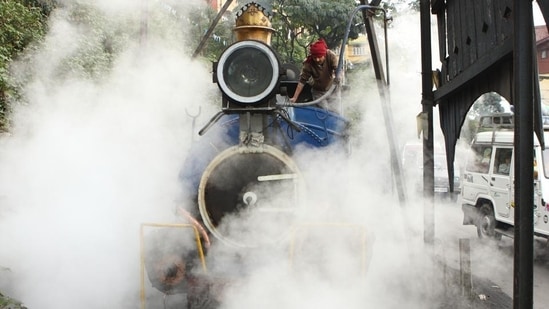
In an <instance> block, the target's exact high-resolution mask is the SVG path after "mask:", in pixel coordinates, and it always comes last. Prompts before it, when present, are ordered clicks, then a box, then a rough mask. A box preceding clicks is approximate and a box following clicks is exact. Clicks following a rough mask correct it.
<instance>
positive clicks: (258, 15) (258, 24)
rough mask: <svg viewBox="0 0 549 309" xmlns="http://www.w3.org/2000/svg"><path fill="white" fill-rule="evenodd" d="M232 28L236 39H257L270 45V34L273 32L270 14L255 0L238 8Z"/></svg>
mask: <svg viewBox="0 0 549 309" xmlns="http://www.w3.org/2000/svg"><path fill="white" fill-rule="evenodd" d="M233 30H234V32H235V33H236V41H242V40H257V41H261V42H263V43H265V44H267V45H271V34H272V33H273V32H274V29H273V28H272V27H271V21H270V14H269V13H268V12H266V10H265V8H264V7H262V6H261V5H260V4H258V3H256V2H249V3H247V4H245V5H244V6H243V7H242V8H241V9H240V11H239V12H238V13H237V16H236V24H235V27H234V29H233Z"/></svg>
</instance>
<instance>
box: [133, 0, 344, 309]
mask: <svg viewBox="0 0 549 309" xmlns="http://www.w3.org/2000/svg"><path fill="white" fill-rule="evenodd" d="M270 17H271V16H270V13H269V12H267V10H266V9H265V8H264V7H262V6H261V5H260V4H258V3H255V2H249V3H247V4H245V5H244V6H243V7H242V8H241V10H240V11H239V12H238V14H237V17H236V27H235V28H234V31H235V34H236V42H235V43H233V44H232V45H230V46H228V47H227V48H226V49H225V51H224V52H223V53H222V54H221V55H220V57H219V59H218V61H217V62H215V63H214V64H213V81H214V82H215V83H217V85H218V87H219V89H220V91H221V110H220V111H219V112H218V113H217V114H216V115H215V116H214V117H213V118H212V119H211V120H210V121H209V122H208V123H207V124H206V125H205V126H204V128H202V129H201V130H200V131H199V135H200V136H201V137H200V139H198V141H196V142H195V144H194V145H193V147H192V149H191V151H190V153H189V156H188V158H187V160H186V162H185V164H184V168H183V170H182V172H181V181H182V183H183V184H184V185H185V186H186V188H187V189H188V190H187V191H189V192H190V194H189V197H188V198H189V200H190V201H192V202H191V204H192V205H194V207H192V209H186V208H184V207H178V214H179V215H180V217H181V218H182V219H183V220H184V222H183V223H182V224H175V225H174V224H168V225H157V224H148V225H147V224H146V225H144V226H143V227H142V235H141V236H142V247H144V249H143V248H142V270H141V272H142V273H141V275H142V278H141V283H142V293H141V297H142V307H144V302H145V295H144V289H145V275H146V277H148V279H149V281H150V283H151V284H152V286H153V287H154V288H156V289H157V290H159V291H160V292H162V293H164V294H176V293H187V302H188V304H189V307H190V306H191V305H190V304H192V303H196V302H199V301H201V300H198V299H200V298H202V299H203V298H208V299H211V298H212V297H211V295H210V294H211V293H212V292H211V288H212V285H215V282H214V280H213V279H212V276H211V274H209V273H208V269H207V268H208V267H207V266H208V265H207V264H208V263H207V256H208V251H209V247H210V246H213V245H217V244H219V245H223V246H228V247H231V248H235V250H254V249H256V248H258V247H262V246H268V245H271V244H272V243H273V242H277V241H279V240H280V238H281V236H280V234H279V233H278V232H276V233H274V234H272V231H261V232H259V231H255V233H252V234H253V235H252V236H250V237H246V238H243V237H242V235H241V234H240V233H233V232H232V231H231V229H230V228H228V227H227V222H229V221H230V220H232V219H233V218H236V217H239V216H254V218H255V219H259V220H264V222H271V221H281V222H285V223H284V224H286V225H287V229H289V228H290V226H291V224H292V214H293V210H294V208H295V207H298V205H299V200H298V199H299V196H300V194H301V193H302V191H303V190H302V185H303V182H304V180H303V179H302V175H301V173H300V169H299V166H298V164H297V163H296V161H295V160H294V157H293V155H294V152H295V151H296V147H298V146H299V148H301V147H306V148H324V147H328V146H330V147H340V149H343V150H346V149H348V145H347V143H348V133H347V131H348V126H349V123H348V121H347V120H346V119H345V118H344V117H342V116H341V115H339V114H337V113H334V112H332V111H328V110H325V109H322V108H320V107H317V106H315V105H314V104H316V103H318V101H320V99H319V100H317V101H313V100H312V97H311V96H310V92H309V91H307V90H308V89H304V91H303V92H302V95H301V96H300V101H302V102H307V103H304V104H288V101H287V96H288V95H292V94H293V92H294V90H295V87H296V85H297V79H298V75H299V71H297V70H296V69H295V67H294V66H291V65H287V64H281V63H280V60H279V57H278V56H277V54H276V52H275V51H274V50H273V48H272V47H271V46H270V41H271V34H272V33H273V31H274V29H273V28H272V27H271V22H270ZM334 88H335V87H332V88H331V89H330V92H332V91H334ZM321 99H323V98H321ZM289 105H290V106H289ZM231 224H232V225H233V226H234V225H235V224H236V225H239V224H240V225H245V224H246V221H245V220H242V221H237V223H234V222H233V223H231ZM231 224H229V225H231ZM152 227H154V228H155V230H154V231H153V232H150V233H148V234H147V235H145V234H146V233H145V229H147V228H152ZM243 228H244V229H246V228H247V227H243ZM188 231H191V232H190V233H189V232H188ZM185 233H186V235H187V236H182V234H185ZM189 235H190V236H189ZM184 239H185V240H184ZM214 277H215V276H214ZM216 280H217V279H216Z"/></svg>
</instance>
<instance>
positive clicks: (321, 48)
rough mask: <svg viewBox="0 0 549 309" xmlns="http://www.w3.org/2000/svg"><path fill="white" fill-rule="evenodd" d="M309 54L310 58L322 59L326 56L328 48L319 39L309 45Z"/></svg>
mask: <svg viewBox="0 0 549 309" xmlns="http://www.w3.org/2000/svg"><path fill="white" fill-rule="evenodd" d="M309 49H310V52H311V56H313V57H322V56H326V50H328V46H327V45H326V42H324V40H323V39H320V40H318V41H316V42H314V43H313V44H311V47H310V48H309Z"/></svg>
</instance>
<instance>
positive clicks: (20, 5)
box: [0, 0, 49, 131]
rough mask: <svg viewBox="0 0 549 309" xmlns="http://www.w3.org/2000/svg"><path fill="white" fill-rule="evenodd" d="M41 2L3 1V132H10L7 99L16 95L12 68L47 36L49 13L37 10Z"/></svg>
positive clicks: (0, 74)
mask: <svg viewBox="0 0 549 309" xmlns="http://www.w3.org/2000/svg"><path fill="white" fill-rule="evenodd" d="M37 2H38V1H30V0H29V1H24V0H21V1H17V0H3V1H0V25H2V27H0V131H4V130H7V126H8V115H9V110H10V108H9V104H8V98H9V96H10V95H12V94H13V93H14V92H15V88H14V87H13V86H12V85H11V83H10V81H9V70H8V69H9V65H10V63H11V61H12V59H14V58H16V57H17V56H18V55H20V54H21V53H22V52H23V50H25V48H27V47H28V46H29V45H30V44H31V43H33V42H37V41H40V40H41V38H42V37H43V35H44V33H45V29H46V26H45V22H46V16H45V15H44V14H46V13H48V12H49V11H48V10H47V9H45V8H42V7H35V6H33V5H34V4H37Z"/></svg>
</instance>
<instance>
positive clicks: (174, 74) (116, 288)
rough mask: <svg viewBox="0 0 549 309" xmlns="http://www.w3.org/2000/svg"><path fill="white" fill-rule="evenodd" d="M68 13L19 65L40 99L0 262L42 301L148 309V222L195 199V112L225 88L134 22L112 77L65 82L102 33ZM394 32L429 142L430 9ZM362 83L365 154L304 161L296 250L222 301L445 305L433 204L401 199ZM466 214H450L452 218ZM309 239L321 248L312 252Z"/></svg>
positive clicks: (17, 145)
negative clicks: (191, 183) (142, 37)
mask: <svg viewBox="0 0 549 309" xmlns="http://www.w3.org/2000/svg"><path fill="white" fill-rule="evenodd" d="M149 2H150V4H151V5H153V4H154V5H156V6H157V7H158V6H161V4H162V2H161V1H149ZM68 3H69V2H68ZM93 3H94V4H95V6H96V7H97V8H98V9H100V10H102V11H104V12H105V14H107V16H116V17H117V18H120V17H121V16H124V17H125V18H128V20H130V21H132V20H133V21H134V23H131V22H130V24H134V25H135V18H137V20H138V19H139V18H140V16H142V15H140V14H141V5H142V3H141V2H140V1H137V2H136V1H110V0H104V1H93ZM185 3H186V5H184V7H186V8H192V6H193V5H197V4H198V3H202V1H198V0H195V1H191V2H188V1H185ZM66 16H67V13H66V12H63V11H60V12H57V13H56V18H54V19H53V20H52V21H51V25H50V28H51V30H50V32H49V35H48V37H47V38H46V42H45V44H44V48H43V49H40V50H39V51H38V52H37V53H35V54H33V55H32V56H29V58H28V59H30V60H29V62H28V63H20V64H18V65H17V66H16V69H18V70H19V71H18V72H19V74H23V73H22V72H26V70H29V71H32V72H34V73H35V74H36V75H35V78H33V80H32V83H30V84H29V85H28V86H27V88H26V89H25V95H26V97H27V99H28V104H24V105H23V104H21V105H19V106H18V107H17V108H16V110H15V114H14V121H13V124H14V126H13V131H12V132H11V133H10V134H9V135H6V136H4V137H2V138H1V139H0V170H1V171H2V173H0V246H1V248H2V250H0V265H2V266H3V267H8V268H10V271H9V275H6V276H8V277H9V280H8V282H6V280H1V281H0V289H5V291H6V292H7V293H8V294H11V295H13V296H14V297H16V298H18V299H21V300H23V301H24V303H25V304H26V305H27V306H28V307H29V308H43V309H48V308H56V309H57V308H136V307H137V306H138V305H139V224H140V223H142V222H173V221H174V219H173V213H174V209H175V205H176V204H177V203H178V202H180V201H178V199H179V198H180V197H181V196H184V192H181V191H182V188H181V187H182V186H181V184H180V182H179V181H178V174H179V171H180V169H181V167H182V165H183V160H184V159H185V156H186V155H187V153H188V150H189V149H190V146H191V142H192V140H191V137H190V136H191V130H192V129H193V128H192V127H191V123H192V118H190V117H189V116H188V115H187V114H191V115H195V114H197V113H198V111H199V108H198V107H199V106H200V107H201V111H200V116H199V117H198V119H197V122H196V123H197V125H200V124H203V123H205V122H206V121H207V120H208V119H209V117H211V116H213V115H214V114H215V112H216V111H217V110H216V109H217V108H218V107H217V106H215V104H212V103H211V102H209V101H211V98H212V97H214V96H215V93H216V91H217V90H216V86H215V85H214V84H212V83H211V76H210V67H208V65H207V64H206V65H205V64H204V63H201V62H199V61H196V60H192V59H190V57H188V56H185V53H183V52H182V50H184V49H185V48H188V46H184V44H188V43H186V42H185V41H184V40H182V41H177V40H175V41H173V40H172V41H165V40H161V39H158V37H155V36H154V35H152V34H151V35H150V37H148V40H149V41H148V42H147V44H146V46H143V45H141V44H140V43H139V37H138V35H137V34H138V31H135V28H134V29H133V33H134V34H136V37H135V38H133V39H132V40H129V41H128V43H127V46H126V48H125V49H124V51H123V52H122V53H121V54H120V55H119V57H118V58H116V59H114V60H113V63H114V64H115V65H114V69H112V70H111V71H109V73H108V74H105V75H104V76H102V77H101V79H100V80H99V81H91V79H88V78H82V77H81V76H78V75H77V74H74V76H71V75H70V74H69V76H67V75H65V76H63V78H60V79H58V78H57V77H58V76H59V75H58V74H59V71H58V70H59V65H60V64H61V61H62V59H66V57H67V55H70V54H71V53H72V52H73V51H75V50H77V49H78V48H79V44H82V40H88V41H93V40H95V39H96V38H94V37H93V35H92V33H90V31H89V29H85V28H83V27H82V26H81V25H76V24H74V23H73V22H71V21H70V19H66ZM132 18H134V19H132ZM167 31H168V30H167ZM169 31H174V30H173V29H170V30H169ZM389 31H390V36H391V37H390V42H395V43H391V50H390V53H391V55H390V56H391V68H390V70H391V78H392V80H391V82H392V84H391V102H392V103H391V104H392V111H393V112H394V115H393V117H394V122H395V124H396V126H395V127H396V131H395V132H396V134H397V140H398V141H400V142H401V144H402V143H403V142H405V141H406V140H408V139H413V138H417V136H416V132H415V128H416V125H415V115H416V114H417V113H418V112H419V111H420V100H421V97H420V95H421V94H420V89H421V87H420V57H419V55H420V51H419V15H418V14H411V15H409V16H402V17H399V18H398V19H396V20H395V21H394V24H393V28H392V29H390V30H389ZM175 32H177V31H175ZM180 35H181V38H183V36H182V35H183V34H180ZM175 37H177V36H175ZM163 38H164V39H165V37H163ZM397 43H398V44H397ZM399 44H402V45H399ZM372 74H373V73H372ZM366 79H370V77H367V78H366ZM372 80H373V79H372ZM357 88H358V89H357ZM363 89H366V92H365V93H361V94H360V95H359V96H358V97H359V101H360V102H359V103H358V104H360V105H359V109H360V110H361V111H362V112H363V113H364V115H363V117H362V119H363V121H362V122H361V123H359V124H358V125H357V129H358V131H359V132H360V141H358V143H357V146H356V147H355V149H354V150H353V153H352V155H351V156H350V157H348V158H342V157H341V156H338V155H337V154H331V153H330V151H326V152H320V153H317V152H307V151H305V152H303V153H301V154H300V155H299V157H297V158H296V160H297V161H298V162H300V163H305V162H309V163H310V164H307V165H305V164H302V165H301V166H300V168H302V172H303V174H304V175H305V178H306V179H314V183H312V184H311V183H309V184H307V186H308V188H309V192H308V195H307V198H308V199H307V200H306V201H305V203H306V204H307V205H306V207H307V209H308V211H307V212H303V213H300V214H299V215H300V218H299V219H300V223H301V225H298V226H299V227H300V228H302V229H301V230H299V229H298V230H296V231H297V232H296V234H294V237H295V238H294V242H293V245H294V246H295V247H293V249H294V251H293V252H294V255H293V256H292V255H289V253H288V251H287V249H288V248H287V247H285V248H283V249H280V250H274V251H269V252H255V253H251V254H250V255H249V256H248V257H247V259H248V260H249V261H250V263H251V264H253V265H254V271H253V272H252V273H251V274H250V276H248V277H246V278H244V279H242V280H241V281H239V282H235V284H233V285H231V286H229V287H228V288H227V290H226V291H225V293H223V308H334V307H338V308H363V307H365V306H367V307H375V308H400V307H402V306H403V305H404V306H406V307H407V308H429V307H431V306H430V305H429V304H430V303H432V302H435V303H436V299H434V298H435V297H436V296H437V295H439V294H440V293H441V292H442V291H441V289H442V287H441V286H435V285H434V284H433V283H432V282H436V280H438V279H439V276H440V275H439V274H435V273H434V272H433V267H432V266H433V261H432V260H431V257H430V255H429V254H428V253H429V251H427V252H426V251H425V250H424V245H423V239H422V235H423V234H422V233H423V217H422V216H423V211H422V202H421V201H420V200H419V199H418V198H417V197H416V196H414V198H410V199H409V201H408V205H406V207H405V208H402V207H400V205H399V201H398V199H397V197H396V192H395V188H394V186H393V184H392V175H391V169H390V161H389V145H388V142H387V135H386V131H385V123H384V122H383V117H382V112H381V109H380V106H381V105H380V104H381V103H379V98H378V95H377V87H376V86H375V84H373V82H372V83H371V84H370V85H366V86H363V85H359V86H357V87H355V89H354V90H352V91H359V93H360V91H361V90H363ZM212 94H214V95H212ZM196 129H197V128H195V131H196ZM460 219H461V218H458V217H453V218H450V219H448V220H449V221H452V222H453V223H451V224H449V226H450V227H451V228H454V227H455V226H459V224H460V223H461V222H460ZM454 221H455V222H454ZM264 224H267V222H264ZM319 226H320V227H321V228H319V229H317V228H316V227H319ZM438 228H441V227H438ZM445 228H446V227H445V226H443V227H442V228H441V229H445ZM438 232H439V230H437V233H438ZM448 234H449V233H448ZM445 235H447V234H445ZM306 237H310V238H309V239H316V240H319V239H321V240H322V241H319V242H315V241H313V242H310V247H307V242H306V241H305V240H304V238H306ZM216 250H220V249H217V248H212V252H216ZM307 251H308V252H309V253H307ZM319 259H320V261H319ZM292 265H293V266H292ZM222 266H223V265H214V267H222ZM225 266H227V265H225ZM5 273H6V272H5ZM161 305H162V304H161V303H160V304H157V306H158V307H160V308H161ZM151 306H153V307H154V305H152V304H151Z"/></svg>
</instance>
